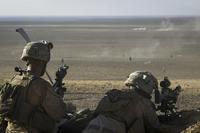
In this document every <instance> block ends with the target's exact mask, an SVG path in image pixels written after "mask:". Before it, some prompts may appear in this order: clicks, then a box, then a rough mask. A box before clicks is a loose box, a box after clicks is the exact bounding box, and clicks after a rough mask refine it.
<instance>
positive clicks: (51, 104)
mask: <svg viewBox="0 0 200 133" xmlns="http://www.w3.org/2000/svg"><path fill="white" fill-rule="evenodd" d="M29 93H30V94H29V99H30V101H31V104H33V105H41V106H42V109H44V111H45V112H46V113H47V114H48V115H49V116H50V117H51V118H52V119H54V120H55V121H59V120H60V119H62V118H63V116H64V114H65V111H66V105H65V103H64V101H63V100H62V98H61V97H60V96H59V95H58V94H56V93H55V92H54V90H53V88H52V86H51V85H50V84H49V83H48V82H47V81H45V80H43V79H36V80H34V81H33V82H32V84H31V86H30V91H29Z"/></svg>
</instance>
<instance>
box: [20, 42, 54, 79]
mask: <svg viewBox="0 0 200 133" xmlns="http://www.w3.org/2000/svg"><path fill="white" fill-rule="evenodd" d="M52 48H53V44H52V43H51V42H47V41H38V42H29V43H27V44H26V46H25V47H24V50H23V52H22V56H21V60H23V61H25V62H26V63H27V66H29V65H31V66H32V67H34V68H37V67H40V68H42V72H41V75H43V74H44V72H45V69H46V64H47V63H48V62H49V60H50V50H51V49H52Z"/></svg>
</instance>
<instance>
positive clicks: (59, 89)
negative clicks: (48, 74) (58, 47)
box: [53, 59, 69, 97]
mask: <svg viewBox="0 0 200 133" xmlns="http://www.w3.org/2000/svg"><path fill="white" fill-rule="evenodd" d="M61 62H62V65H61V66H60V67H59V68H58V70H57V71H56V78H55V82H54V83H53V88H54V91H55V92H56V93H57V94H59V95H60V96H61V97H64V93H65V91H66V88H65V87H63V86H64V85H65V84H64V83H63V79H64V77H65V76H66V75H67V70H68V69H69V66H67V65H66V64H64V60H63V59H62V61H61Z"/></svg>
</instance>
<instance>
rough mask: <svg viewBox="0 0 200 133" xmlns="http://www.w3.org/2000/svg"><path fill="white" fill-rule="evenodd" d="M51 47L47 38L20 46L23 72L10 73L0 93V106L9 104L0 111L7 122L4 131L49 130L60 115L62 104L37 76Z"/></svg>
mask: <svg viewBox="0 0 200 133" xmlns="http://www.w3.org/2000/svg"><path fill="white" fill-rule="evenodd" d="M52 48H53V44H52V43H50V42H47V41H38V42H29V43H28V44H27V45H26V46H25V47H24V50H23V52H22V56H21V60H23V61H25V62H26V65H27V69H26V71H25V72H24V73H23V74H22V75H16V76H14V77H13V78H12V80H11V81H10V82H8V83H6V84H5V85H4V86H3V88H2V90H1V92H0V103H1V104H0V105H1V107H3V106H5V105H8V103H9V105H11V106H8V108H7V110H3V108H1V111H0V115H1V116H3V118H4V119H5V120H6V121H8V126H7V129H6V133H16V132H20V133H52V132H54V131H55V130H56V123H58V122H59V121H60V120H61V119H62V118H63V116H64V114H65V110H66V105H65V103H64V102H63V100H62V98H61V97H60V96H59V95H57V94H56V93H55V92H54V91H53V88H52V86H51V85H50V83H49V82H47V81H46V80H44V79H42V78H41V76H42V75H43V74H44V72H45V71H46V65H47V63H48V62H49V60H50V51H51V49H52ZM14 92H15V93H14ZM13 93H14V94H15V95H13ZM2 111H3V112H2Z"/></svg>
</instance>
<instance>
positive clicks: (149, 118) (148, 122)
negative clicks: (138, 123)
mask: <svg viewBox="0 0 200 133" xmlns="http://www.w3.org/2000/svg"><path fill="white" fill-rule="evenodd" d="M145 102H146V106H145V108H144V114H143V115H144V122H145V127H146V128H147V129H158V128H159V127H160V126H161V124H160V122H159V119H158V116H157V114H156V111H155V108H154V107H153V106H152V103H151V102H150V101H145Z"/></svg>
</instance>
